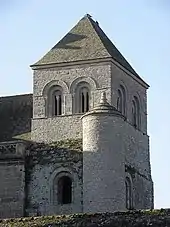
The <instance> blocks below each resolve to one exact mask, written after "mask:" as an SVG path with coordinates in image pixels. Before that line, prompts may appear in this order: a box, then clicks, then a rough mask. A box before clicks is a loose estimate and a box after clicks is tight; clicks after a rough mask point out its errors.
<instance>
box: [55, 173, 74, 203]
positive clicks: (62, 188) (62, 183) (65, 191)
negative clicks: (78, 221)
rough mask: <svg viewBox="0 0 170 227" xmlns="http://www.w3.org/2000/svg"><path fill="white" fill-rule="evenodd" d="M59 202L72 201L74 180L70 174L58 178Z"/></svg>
mask: <svg viewBox="0 0 170 227" xmlns="http://www.w3.org/2000/svg"><path fill="white" fill-rule="evenodd" d="M58 202H59V203H60V204H70V203H71V202H72V180H71V178H70V177H68V176H63V177H61V178H59V180H58Z"/></svg>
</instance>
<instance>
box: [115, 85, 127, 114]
mask: <svg viewBox="0 0 170 227" xmlns="http://www.w3.org/2000/svg"><path fill="white" fill-rule="evenodd" d="M117 93H118V97H117V110H118V111H119V112H121V113H122V114H123V115H126V93H125V89H124V87H123V86H122V85H120V87H119V89H118V92H117Z"/></svg>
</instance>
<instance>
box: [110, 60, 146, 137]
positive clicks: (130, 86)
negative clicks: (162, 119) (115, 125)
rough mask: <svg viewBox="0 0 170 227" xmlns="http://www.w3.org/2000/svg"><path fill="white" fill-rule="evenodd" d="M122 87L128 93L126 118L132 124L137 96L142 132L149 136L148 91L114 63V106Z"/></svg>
mask: <svg viewBox="0 0 170 227" xmlns="http://www.w3.org/2000/svg"><path fill="white" fill-rule="evenodd" d="M120 85H122V86H123V87H124V88H125V92H126V109H127V112H126V117H127V121H128V122H129V123H131V119H132V116H131V113H132V100H133V97H134V96H137V98H138V99H139V102H140V115H141V131H142V132H143V133H145V134H147V93H146V92H147V90H146V88H145V87H144V86H142V85H141V84H140V83H139V82H138V81H137V78H136V80H135V79H134V78H132V76H130V75H129V74H128V73H126V72H125V71H124V70H122V69H120V68H119V67H118V66H116V65H114V64H113V63H112V105H113V106H115V107H116V105H117V90H118V89H119V86H120Z"/></svg>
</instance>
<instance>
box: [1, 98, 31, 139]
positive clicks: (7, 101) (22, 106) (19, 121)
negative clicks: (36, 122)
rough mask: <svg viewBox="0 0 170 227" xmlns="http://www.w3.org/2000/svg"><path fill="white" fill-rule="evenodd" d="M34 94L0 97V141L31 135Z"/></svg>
mask: <svg viewBox="0 0 170 227" xmlns="http://www.w3.org/2000/svg"><path fill="white" fill-rule="evenodd" d="M32 103H33V102H32V94H24V95H16V96H7V97H0V142H2V141H9V140H15V139H22V138H25V137H26V136H28V135H30V132H31V118H32Z"/></svg>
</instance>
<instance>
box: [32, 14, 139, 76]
mask: <svg viewBox="0 0 170 227" xmlns="http://www.w3.org/2000/svg"><path fill="white" fill-rule="evenodd" d="M103 58H113V59H114V60H115V61H116V62H118V63H119V64H121V65H122V66H123V67H124V68H126V69H127V70H128V71H130V72H131V73H133V74H134V75H136V76H138V74H137V73H136V72H135V71H134V69H133V68H132V67H131V66H130V64H129V63H128V62H127V61H126V59H125V58H124V57H123V56H122V54H121V53H120V52H119V50H118V49H117V48H116V47H115V45H114V44H113V43H112V42H111V40H110V39H109V38H108V37H107V36H106V34H105V33H104V32H103V30H102V29H101V28H100V27H99V24H98V22H96V21H94V20H93V19H92V17H91V16H90V15H89V14H87V15H85V16H84V17H83V18H82V19H81V20H80V21H79V22H78V23H77V24H76V25H75V27H73V28H72V29H71V30H70V31H69V32H68V33H67V34H66V35H65V36H64V37H63V38H62V39H61V40H60V41H59V42H58V43H57V44H56V45H55V46H54V47H53V48H52V49H51V50H50V51H49V52H48V53H47V54H45V56H44V57H42V58H41V59H40V60H39V61H38V62H36V63H35V64H34V65H32V66H40V65H47V64H54V63H67V62H75V61H82V60H92V59H103ZM138 77H139V76H138Z"/></svg>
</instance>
